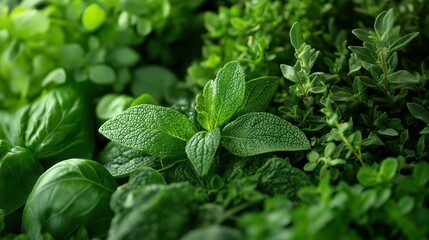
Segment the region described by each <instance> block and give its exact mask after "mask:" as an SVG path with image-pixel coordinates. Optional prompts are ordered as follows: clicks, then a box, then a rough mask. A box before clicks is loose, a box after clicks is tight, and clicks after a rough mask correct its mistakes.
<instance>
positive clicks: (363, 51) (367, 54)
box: [349, 46, 377, 64]
mask: <svg viewBox="0 0 429 240" xmlns="http://www.w3.org/2000/svg"><path fill="white" fill-rule="evenodd" d="M349 49H350V50H352V52H353V53H355V54H356V56H357V57H358V58H360V60H362V61H364V62H367V63H371V64H377V57H376V56H375V55H374V53H373V51H371V49H369V48H367V47H358V46H350V47H349Z"/></svg>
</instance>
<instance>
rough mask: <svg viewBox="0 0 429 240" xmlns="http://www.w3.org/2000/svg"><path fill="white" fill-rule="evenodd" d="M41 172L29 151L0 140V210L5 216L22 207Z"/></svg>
mask: <svg viewBox="0 0 429 240" xmlns="http://www.w3.org/2000/svg"><path fill="white" fill-rule="evenodd" d="M42 172H43V168H42V166H41V165H40V163H39V162H38V161H37V160H36V159H35V157H34V155H33V153H32V152H31V151H30V150H28V149H26V148H23V147H18V146H16V147H12V146H11V145H10V144H9V143H7V142H6V141H4V140H0V209H3V210H4V212H5V214H6V215H8V214H10V213H12V212H13V211H15V210H16V209H18V208H19V207H21V206H22V205H24V203H25V201H26V200H27V197H28V195H30V192H31V189H33V186H34V184H35V183H36V181H37V179H38V178H39V176H40V175H41V174H42Z"/></svg>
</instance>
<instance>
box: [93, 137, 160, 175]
mask: <svg viewBox="0 0 429 240" xmlns="http://www.w3.org/2000/svg"><path fill="white" fill-rule="evenodd" d="M100 163H102V164H103V165H104V167H105V168H106V169H107V170H109V172H110V174H112V176H114V177H125V176H129V175H130V174H132V173H133V172H135V171H137V170H138V169H141V168H143V167H152V168H157V167H159V165H160V161H159V159H158V158H157V157H154V156H148V155H147V154H145V153H143V152H141V151H136V150H133V149H130V148H127V147H124V146H122V145H119V144H117V143H114V142H110V143H108V144H107V145H106V147H105V148H104V149H103V151H101V153H100Z"/></svg>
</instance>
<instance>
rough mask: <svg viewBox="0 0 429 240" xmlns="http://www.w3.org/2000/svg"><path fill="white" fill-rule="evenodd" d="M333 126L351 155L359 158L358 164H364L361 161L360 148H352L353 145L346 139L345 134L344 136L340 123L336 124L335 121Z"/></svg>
mask: <svg viewBox="0 0 429 240" xmlns="http://www.w3.org/2000/svg"><path fill="white" fill-rule="evenodd" d="M335 127H336V128H337V129H338V130H339V131H338V133H339V135H340V138H341V141H342V142H343V143H344V144H345V145H346V147H347V148H348V149H349V150H350V151H351V152H352V153H353V155H355V156H356V158H357V159H358V160H359V162H360V164H361V165H362V166H364V165H365V163H364V162H363V159H362V152H361V150H360V148H358V149H357V151H356V149H354V147H353V146H352V145H351V144H350V142H349V141H348V140H347V138H346V136H344V134H343V131H342V130H341V128H340V125H339V124H338V122H336V123H335Z"/></svg>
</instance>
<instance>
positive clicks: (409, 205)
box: [397, 195, 415, 215]
mask: <svg viewBox="0 0 429 240" xmlns="http://www.w3.org/2000/svg"><path fill="white" fill-rule="evenodd" d="M414 205H415V201H414V198H412V197H410V196H407V195H406V196H402V197H401V198H400V199H399V201H398V205H397V206H398V211H399V212H400V213H401V215H405V214H408V213H409V212H410V211H411V210H413V208H414Z"/></svg>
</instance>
